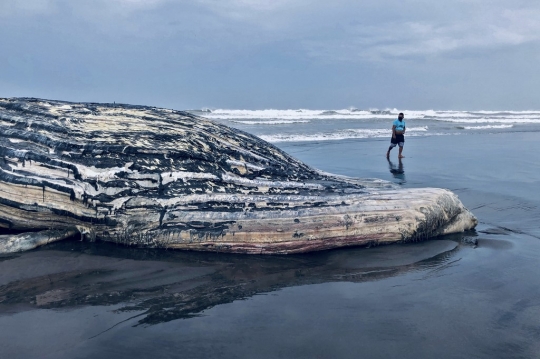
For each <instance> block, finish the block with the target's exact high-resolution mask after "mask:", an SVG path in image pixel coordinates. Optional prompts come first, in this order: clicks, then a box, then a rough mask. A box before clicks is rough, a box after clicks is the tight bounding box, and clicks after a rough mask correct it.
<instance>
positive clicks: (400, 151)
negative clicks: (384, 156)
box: [398, 147, 405, 158]
mask: <svg viewBox="0 0 540 359" xmlns="http://www.w3.org/2000/svg"><path fill="white" fill-rule="evenodd" d="M402 152H403V147H400V148H399V156H398V158H403V157H405V156H403V155H402V154H401V153H402Z"/></svg>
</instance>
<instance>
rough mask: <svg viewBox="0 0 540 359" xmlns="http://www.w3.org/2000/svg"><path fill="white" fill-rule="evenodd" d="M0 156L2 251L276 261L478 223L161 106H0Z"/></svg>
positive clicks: (441, 204) (447, 204)
mask: <svg viewBox="0 0 540 359" xmlns="http://www.w3.org/2000/svg"><path fill="white" fill-rule="evenodd" d="M0 151H1V154H2V156H1V159H0V227H1V228H3V229H4V230H5V233H6V234H3V235H2V236H0V253H7V252H16V251H22V250H27V249H31V248H34V247H36V246H39V245H42V244H45V243H49V242H52V241H56V240H61V239H64V238H67V237H70V236H73V235H74V234H77V235H80V236H81V238H85V239H87V240H102V241H111V242H115V243H121V244H125V245H134V246H143V247H157V248H178V249H188V250H201V251H218V252H236V253H262V254H264V253H267V254H286V253H298V252H309V251H316V250H323V249H330V248H337V247H344V246H353V245H372V244H383V243H392V242H406V241H416V240H421V239H426V238H429V237H433V236H437V235H442V234H449V233H456V232H462V231H465V230H468V229H471V228H474V227H475V225H476V224H477V220H476V218H475V217H474V216H473V215H472V214H471V212H469V211H468V210H467V209H466V208H465V207H464V206H463V205H462V203H461V202H460V201H459V199H458V198H457V196H456V195H455V194H453V193H452V192H450V191H448V190H445V189H437V188H420V189H400V188H396V187H395V186H393V185H392V184H390V183H388V182H385V181H381V180H376V179H356V178H349V177H343V176H338V175H333V174H329V173H325V172H322V171H319V170H317V169H314V168H312V167H310V166H308V165H306V164H304V163H302V162H301V161H299V160H297V159H295V158H293V157H291V156H289V155H288V154H287V153H285V152H283V151H281V150H279V149H278V148H277V147H275V146H273V145H272V144H270V143H268V142H265V141H263V140H261V139H259V138H258V137H255V136H253V135H250V134H248V133H245V132H243V131H240V130H237V129H233V128H229V127H227V126H224V125H221V124H218V123H215V122H213V121H210V120H207V119H205V118H202V117H198V116H194V115H192V114H189V113H187V112H182V111H175V110H170V109H162V108H155V107H147V106H134V105H120V104H96V103H69V102H62V101H52V100H42V99H34V98H9V99H0ZM21 232H22V233H21Z"/></svg>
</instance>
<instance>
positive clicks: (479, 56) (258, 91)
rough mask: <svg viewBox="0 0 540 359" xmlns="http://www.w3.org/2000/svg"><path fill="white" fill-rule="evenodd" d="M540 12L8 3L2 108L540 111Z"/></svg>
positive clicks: (1, 60)
mask: <svg viewBox="0 0 540 359" xmlns="http://www.w3.org/2000/svg"><path fill="white" fill-rule="evenodd" d="M539 19H540V1H538V0H527V1H524V0H513V1H508V0H504V1H503V0H445V1H434V0H414V1H413V0H332V1H328V0H325V1H319V0H310V1H309V0H265V1H262V0H260V1H259V0H190V1H187V0H0V33H1V35H0V97H39V98H46V99H57V100H67V101H76V102H113V101H115V102H117V103H118V102H122V103H131V104H141V105H152V106H160V107H167V108H174V109H200V108H229V109H268V108H274V109H298V108H310V109H342V108H349V107H355V108H361V109H368V108H379V109H384V108H399V109H411V110H412V109H418V110H423V109H436V110H540V92H539V90H538V88H539V86H540V21H539Z"/></svg>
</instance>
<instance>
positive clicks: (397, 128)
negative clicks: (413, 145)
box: [386, 112, 406, 158]
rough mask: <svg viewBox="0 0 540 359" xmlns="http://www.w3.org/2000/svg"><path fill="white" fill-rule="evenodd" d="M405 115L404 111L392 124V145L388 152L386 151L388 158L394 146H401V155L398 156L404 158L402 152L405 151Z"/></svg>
mask: <svg viewBox="0 0 540 359" xmlns="http://www.w3.org/2000/svg"><path fill="white" fill-rule="evenodd" d="M403 117H405V116H404V115H403V113H402V112H400V113H399V116H398V118H397V120H395V121H394V123H393V124H392V139H391V140H390V147H388V152H386V158H390V151H392V148H394V147H396V145H397V146H399V155H398V158H403V157H405V156H403V155H402V154H401V153H402V152H403V146H404V145H405V130H406V128H405V120H404V119H403Z"/></svg>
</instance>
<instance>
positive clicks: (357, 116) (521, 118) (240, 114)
mask: <svg viewBox="0 0 540 359" xmlns="http://www.w3.org/2000/svg"><path fill="white" fill-rule="evenodd" d="M193 112H196V113H197V114H200V115H202V116H205V117H208V118H210V119H216V120H231V121H234V122H239V121H242V122H241V123H244V124H250V125H259V124H260V125H268V124H288V123H293V122H289V121H297V122H302V121H310V120H330V119H340V120H345V119H351V120H386V119H394V118H396V117H397V115H398V113H399V112H404V113H405V119H411V120H433V121H441V122H456V123H500V124H513V123H540V111H436V110H423V111H412V110H398V109H395V108H394V109H385V110H377V109H369V110H360V109H355V108H351V109H342V110H308V109H298V110H276V109H267V110H228V109H214V110H209V109H203V110H199V111H193ZM271 120H274V121H271ZM248 121H249V122H248ZM239 123H240V122H239Z"/></svg>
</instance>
